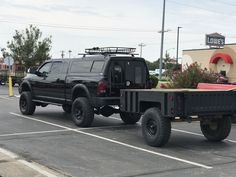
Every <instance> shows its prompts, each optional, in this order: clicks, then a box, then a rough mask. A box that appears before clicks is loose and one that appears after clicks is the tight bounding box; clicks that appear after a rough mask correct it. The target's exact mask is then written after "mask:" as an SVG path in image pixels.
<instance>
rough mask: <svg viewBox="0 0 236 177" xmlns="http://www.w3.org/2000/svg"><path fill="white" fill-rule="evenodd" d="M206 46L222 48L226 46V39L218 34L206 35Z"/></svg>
mask: <svg viewBox="0 0 236 177" xmlns="http://www.w3.org/2000/svg"><path fill="white" fill-rule="evenodd" d="M206 45H209V46H212V47H214V46H216V47H222V46H224V45H225V37H224V36H222V35H220V34H218V33H213V34H207V35H206Z"/></svg>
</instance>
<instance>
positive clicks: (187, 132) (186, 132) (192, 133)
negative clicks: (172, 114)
mask: <svg viewBox="0 0 236 177" xmlns="http://www.w3.org/2000/svg"><path fill="white" fill-rule="evenodd" d="M109 118H111V119H115V120H120V119H119V118H117V117H113V116H110V117H109ZM137 124H139V125H141V123H140V122H137ZM171 130H173V131H175V132H180V133H185V134H189V135H195V136H201V137H204V135H203V134H200V133H194V132H190V131H185V130H180V129H175V128H172V129H171ZM224 141H228V142H231V143H236V141H235V140H231V139H225V140H224Z"/></svg>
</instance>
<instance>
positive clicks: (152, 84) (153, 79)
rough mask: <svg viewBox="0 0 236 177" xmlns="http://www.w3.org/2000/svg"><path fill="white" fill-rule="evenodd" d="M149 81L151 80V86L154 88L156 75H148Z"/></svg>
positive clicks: (156, 82) (156, 81)
mask: <svg viewBox="0 0 236 177" xmlns="http://www.w3.org/2000/svg"><path fill="white" fill-rule="evenodd" d="M150 81H151V86H152V88H156V87H157V84H158V81H159V79H158V78H157V77H156V76H154V75H150Z"/></svg>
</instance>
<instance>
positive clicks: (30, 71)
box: [27, 67, 36, 74]
mask: <svg viewBox="0 0 236 177" xmlns="http://www.w3.org/2000/svg"><path fill="white" fill-rule="evenodd" d="M27 73H30V74H36V69H35V68H33V67H32V68H29V69H28V70H27Z"/></svg>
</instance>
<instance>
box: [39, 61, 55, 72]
mask: <svg viewBox="0 0 236 177" xmlns="http://www.w3.org/2000/svg"><path fill="white" fill-rule="evenodd" d="M51 66H52V63H51V62H48V63H45V64H44V65H43V66H42V67H41V68H40V69H39V72H40V73H49V71H50V69H51Z"/></svg>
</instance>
